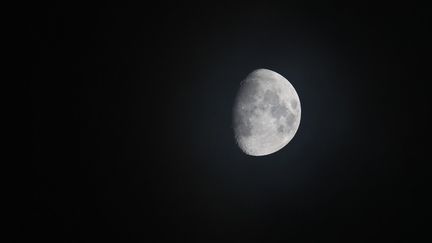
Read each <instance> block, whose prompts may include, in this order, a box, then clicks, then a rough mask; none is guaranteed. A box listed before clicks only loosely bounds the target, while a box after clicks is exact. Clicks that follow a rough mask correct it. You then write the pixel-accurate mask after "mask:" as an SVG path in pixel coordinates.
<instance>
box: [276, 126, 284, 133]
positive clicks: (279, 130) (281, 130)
mask: <svg viewBox="0 0 432 243" xmlns="http://www.w3.org/2000/svg"><path fill="white" fill-rule="evenodd" d="M277 131H278V132H279V133H284V132H285V127H284V126H283V125H279V127H278V129H277Z"/></svg>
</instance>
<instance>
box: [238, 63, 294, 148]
mask: <svg viewBox="0 0 432 243" xmlns="http://www.w3.org/2000/svg"><path fill="white" fill-rule="evenodd" d="M300 116H301V108H300V99H299V97H298V95H297V92H296V90H295V89H294V87H293V86H292V85H291V83H290V82H289V81H288V80H287V79H286V78H284V77H283V76H282V75H280V74H278V73H276V72H274V71H271V70H268V69H257V70H254V71H252V72H251V73H250V74H249V75H248V76H247V77H246V78H245V79H244V80H243V81H242V82H241V83H240V88H239V90H238V93H237V96H236V98H235V102H234V106H233V129H234V134H235V139H236V142H237V144H238V146H239V147H240V149H241V150H242V151H243V152H244V153H246V154H248V155H252V156H263V155H268V154H272V153H274V152H276V151H278V150H280V149H282V148H283V147H284V146H285V145H287V144H288V143H289V142H290V141H291V139H293V137H294V135H295V134H296V132H297V129H298V127H299V125H300Z"/></svg>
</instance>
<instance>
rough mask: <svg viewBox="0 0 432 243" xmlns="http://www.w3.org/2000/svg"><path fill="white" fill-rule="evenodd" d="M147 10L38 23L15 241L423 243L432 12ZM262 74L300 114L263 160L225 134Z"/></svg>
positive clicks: (92, 11)
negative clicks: (239, 99)
mask: <svg viewBox="0 0 432 243" xmlns="http://www.w3.org/2000/svg"><path fill="white" fill-rule="evenodd" d="M142 2H143V3H142V4H138V5H137V4H136V5H132V4H131V5H126V4H121V5H114V4H105V5H97V6H96V5H93V6H89V5H68V4H58V5H56V6H54V5H53V6H51V5H46V6H40V5H37V6H36V5H35V6H31V7H33V10H32V11H29V12H30V13H28V15H26V17H27V18H25V21H26V27H25V28H26V29H25V30H27V32H25V33H27V37H26V39H27V42H28V43H27V44H26V47H25V48H26V56H25V63H26V64H28V66H29V67H28V69H27V71H26V72H29V73H30V74H31V75H30V76H31V78H30V79H29V80H28V81H27V82H26V89H25V95H26V97H28V102H27V103H26V111H28V116H27V119H26V121H27V122H28V124H27V127H28V128H29V129H28V134H27V135H28V139H27V138H26V139H25V140H26V143H27V144H29V145H30V150H29V154H30V155H31V159H30V160H29V161H30V166H28V168H30V171H29V173H28V174H25V176H24V175H23V178H24V179H22V180H20V183H21V185H22V186H23V188H24V190H23V192H22V193H19V194H20V195H21V196H24V199H23V200H21V201H20V202H19V203H18V204H17V207H19V208H21V209H22V210H19V211H22V212H23V213H22V217H21V218H19V219H18V220H17V221H19V222H18V223H19V233H18V234H16V238H17V239H18V240H23V241H24V240H25V239H33V240H37V239H43V240H46V241H48V240H53V241H55V242H82V241H91V242H106V241H111V240H112V241H115V242H128V241H131V242H159V241H161V242H162V241H166V240H170V241H171V242H200V243H201V242H248V243H249V242H278V241H286V242H327V241H330V242H373V241H379V242H395V241H399V242H412V240H413V238H412V237H413V236H415V235H417V234H418V230H419V227H420V226H421V224H422V223H421V221H420V219H421V218H422V216H421V215H420V214H418V212H417V210H416V209H417V208H418V201H419V197H418V195H417V192H418V191H419V185H420V184H422V180H423V177H421V176H419V175H418V174H417V169H418V166H417V165H418V164H419V163H425V162H426V160H425V159H424V158H423V157H422V155H421V151H424V150H426V149H427V147H426V145H425V144H424V143H423V142H422V141H423V139H424V138H425V135H424V134H423V133H422V132H418V131H416V129H415V128H418V127H421V126H423V125H425V124H426V122H425V121H424V120H423V119H422V117H423V116H425V115H426V114H427V112H428V111H427V109H429V108H427V105H426V104H427V101H428V99H427V98H426V92H427V89H426V88H425V86H423V84H424V83H426V82H427V81H428V80H430V77H429V76H430V75H429V76H426V75H425V74H424V73H422V69H424V68H426V67H429V66H430V65H429V63H430V61H429V57H428V56H427V49H425V46H427V45H430V40H431V38H430V37H431V34H430V30H429V31H428V29H430V10H427V9H425V8H423V7H420V6H417V8H414V7H408V6H401V7H399V8H396V7H394V6H393V8H392V7H390V6H385V8H383V9H381V8H380V9H379V10H378V8H377V6H372V5H369V6H338V7H332V8H330V7H327V8H324V6H319V5H317V6H314V8H300V7H299V6H298V5H297V4H294V3H290V2H289V1H284V3H271V1H263V2H261V3H249V4H248V5H242V4H234V3H226V4H211V3H201V4H198V5H197V4H189V5H186V4H182V3H168V2H162V3H160V4H150V3H144V1H142ZM203 2H205V1H203ZM257 68H267V69H271V70H273V71H276V72H278V73H280V74H281V75H283V76H284V77H285V78H287V79H288V80H289V81H290V82H291V84H292V85H293V86H294V87H295V89H296V91H297V93H298V95H299V97H300V101H301V105H302V118H301V123H300V127H299V130H298V132H297V134H296V136H295V137H294V139H293V140H292V141H291V142H290V143H289V144H288V145H287V146H285V147H284V148H283V149H281V150H280V151H278V152H276V153H274V154H271V155H268V156H262V157H253V156H248V155H246V154H244V153H242V152H241V150H240V149H239V148H238V147H237V145H236V143H235V140H234V135H233V130H232V124H231V119H232V116H231V115H232V114H231V112H232V105H233V102H234V98H235V95H236V92H237V90H238V88H239V83H240V81H242V79H244V78H245V77H246V75H247V74H248V73H250V72H251V71H252V70H254V69H257ZM27 242H28V241H27Z"/></svg>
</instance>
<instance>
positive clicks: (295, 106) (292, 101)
mask: <svg viewBox="0 0 432 243" xmlns="http://www.w3.org/2000/svg"><path fill="white" fill-rule="evenodd" d="M291 107H292V108H293V109H296V108H297V101H296V100H291Z"/></svg>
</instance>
